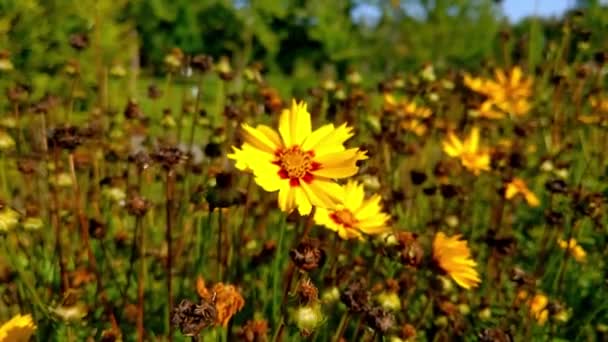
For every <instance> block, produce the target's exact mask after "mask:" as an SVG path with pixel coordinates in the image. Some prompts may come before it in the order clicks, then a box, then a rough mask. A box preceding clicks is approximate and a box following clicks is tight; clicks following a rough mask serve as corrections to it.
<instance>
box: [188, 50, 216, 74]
mask: <svg viewBox="0 0 608 342" xmlns="http://www.w3.org/2000/svg"><path fill="white" fill-rule="evenodd" d="M190 65H192V67H193V68H194V69H196V70H198V71H200V72H207V71H209V70H211V68H213V58H212V57H211V56H208V55H202V54H201V55H196V56H194V57H192V61H191V62H190Z"/></svg>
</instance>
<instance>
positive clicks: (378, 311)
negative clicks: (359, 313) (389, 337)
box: [365, 307, 395, 335]
mask: <svg viewBox="0 0 608 342" xmlns="http://www.w3.org/2000/svg"><path fill="white" fill-rule="evenodd" d="M365 321H366V322H367V325H369V326H370V327H371V328H372V329H374V330H375V331H377V332H378V333H380V334H382V335H385V334H386V333H387V332H388V331H389V330H390V329H391V328H392V327H393V326H394V325H395V316H394V315H393V314H392V313H391V312H389V311H387V310H384V309H383V308H381V307H374V308H372V309H371V310H369V311H367V312H366V313H365Z"/></svg>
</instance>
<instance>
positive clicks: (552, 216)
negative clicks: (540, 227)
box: [545, 210, 564, 226]
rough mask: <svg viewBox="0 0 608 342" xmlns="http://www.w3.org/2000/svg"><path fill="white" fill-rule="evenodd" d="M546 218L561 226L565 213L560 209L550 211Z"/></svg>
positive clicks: (548, 221)
mask: <svg viewBox="0 0 608 342" xmlns="http://www.w3.org/2000/svg"><path fill="white" fill-rule="evenodd" d="M545 219H546V220H547V223H548V224H550V225H552V226H561V225H562V224H564V214H562V213H561V212H559V211H553V210H551V211H549V212H547V213H546V214H545Z"/></svg>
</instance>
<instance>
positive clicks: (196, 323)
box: [171, 299, 217, 336]
mask: <svg viewBox="0 0 608 342" xmlns="http://www.w3.org/2000/svg"><path fill="white" fill-rule="evenodd" d="M216 320H217V310H216V308H215V303H213V301H209V300H206V299H202V300H201V303H200V304H196V303H194V302H192V301H190V300H188V299H183V300H182V301H181V302H180V303H179V305H178V306H177V307H175V308H173V312H172V314H171V324H173V325H174V326H176V327H179V329H180V331H181V332H182V334H184V335H185V336H198V335H199V334H200V332H201V330H203V329H204V328H206V327H209V326H212V325H213V324H214V323H215V322H216Z"/></svg>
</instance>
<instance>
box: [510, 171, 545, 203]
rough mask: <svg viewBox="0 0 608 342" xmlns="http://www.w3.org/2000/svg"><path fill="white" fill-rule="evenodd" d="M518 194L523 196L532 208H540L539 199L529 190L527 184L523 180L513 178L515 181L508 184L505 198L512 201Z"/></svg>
mask: <svg viewBox="0 0 608 342" xmlns="http://www.w3.org/2000/svg"><path fill="white" fill-rule="evenodd" d="M518 194H522V195H523V196H524V198H525V199H526V202H528V204H529V205H530V206H531V207H538V206H539V205H540V201H539V200H538V197H536V195H535V194H534V193H533V192H532V191H530V189H528V186H527V185H526V182H524V180H523V179H521V178H513V180H511V181H510V182H509V183H507V186H506V189H505V198H506V199H508V200H510V199H513V198H514V197H515V196H516V195H518Z"/></svg>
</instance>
